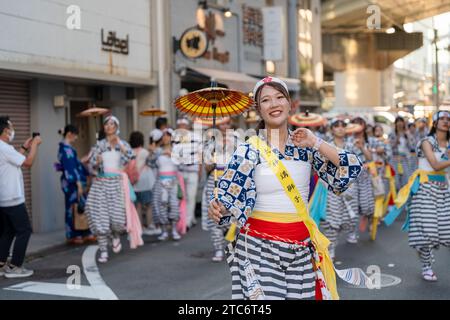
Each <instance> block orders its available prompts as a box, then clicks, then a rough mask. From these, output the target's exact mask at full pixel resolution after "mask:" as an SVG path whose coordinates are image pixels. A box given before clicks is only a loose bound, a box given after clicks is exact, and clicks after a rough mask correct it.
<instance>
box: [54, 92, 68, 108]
mask: <svg viewBox="0 0 450 320" xmlns="http://www.w3.org/2000/svg"><path fill="white" fill-rule="evenodd" d="M53 106H54V107H55V108H64V107H65V106H66V96H65V95H62V96H54V97H53Z"/></svg>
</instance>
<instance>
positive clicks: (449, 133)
mask: <svg viewBox="0 0 450 320" xmlns="http://www.w3.org/2000/svg"><path fill="white" fill-rule="evenodd" d="M439 112H441V111H438V112H437V121H433V126H432V127H431V130H430V133H429V134H428V136H429V137H430V136H434V135H436V132H437V124H438V121H439ZM449 140H450V131H447V141H449Z"/></svg>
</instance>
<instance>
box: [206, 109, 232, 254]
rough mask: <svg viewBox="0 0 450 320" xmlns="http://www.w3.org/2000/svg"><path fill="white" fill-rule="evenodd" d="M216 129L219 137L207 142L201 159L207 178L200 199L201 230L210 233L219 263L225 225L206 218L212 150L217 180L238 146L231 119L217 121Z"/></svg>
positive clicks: (211, 174)
mask: <svg viewBox="0 0 450 320" xmlns="http://www.w3.org/2000/svg"><path fill="white" fill-rule="evenodd" d="M217 127H218V128H219V130H220V135H219V136H218V138H216V140H215V141H213V140H209V142H208V143H207V144H206V146H205V150H204V157H203V159H204V160H203V163H204V165H205V169H206V173H207V175H208V176H207V179H206V184H205V187H204V189H203V197H202V229H203V230H205V231H209V232H210V236H211V241H212V244H213V247H214V256H213V257H212V261H213V262H220V261H222V260H223V259H224V249H225V233H226V231H227V226H226V225H222V226H219V225H217V224H216V223H214V221H213V220H211V219H210V218H208V206H209V202H210V199H211V196H212V194H213V191H214V150H215V155H216V165H215V167H216V170H217V172H216V175H217V179H220V178H221V177H222V175H223V173H224V171H225V168H226V165H227V164H228V162H229V161H230V159H231V157H232V156H233V153H234V151H235V150H236V147H237V145H238V137H237V136H236V135H234V134H230V130H229V129H231V118H229V117H227V118H223V119H220V120H218V123H217ZM227 130H228V132H227Z"/></svg>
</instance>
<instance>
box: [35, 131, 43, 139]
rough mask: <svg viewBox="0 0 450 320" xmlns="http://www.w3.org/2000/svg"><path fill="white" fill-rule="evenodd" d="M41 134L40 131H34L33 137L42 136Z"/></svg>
mask: <svg viewBox="0 0 450 320" xmlns="http://www.w3.org/2000/svg"><path fill="white" fill-rule="evenodd" d="M40 135H41V134H40V133H39V132H33V139H34V138H36V137H37V136H40Z"/></svg>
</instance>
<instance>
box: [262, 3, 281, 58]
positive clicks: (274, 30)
mask: <svg viewBox="0 0 450 320" xmlns="http://www.w3.org/2000/svg"><path fill="white" fill-rule="evenodd" d="M262 12H263V20H264V59H265V60H271V61H280V60H283V39H284V38H283V37H282V36H281V35H283V34H284V26H283V10H282V8H281V7H267V8H263V9H262Z"/></svg>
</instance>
